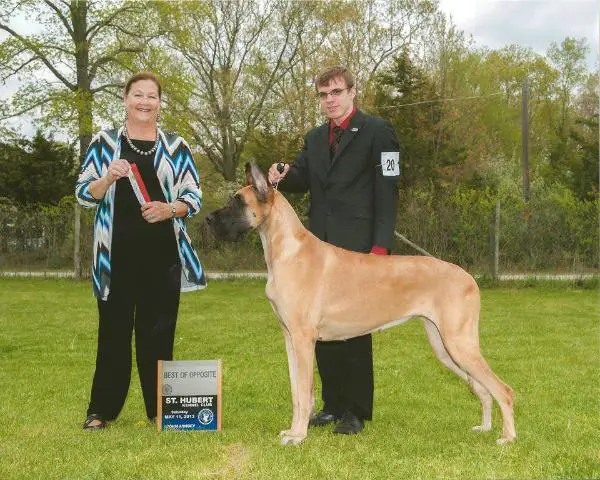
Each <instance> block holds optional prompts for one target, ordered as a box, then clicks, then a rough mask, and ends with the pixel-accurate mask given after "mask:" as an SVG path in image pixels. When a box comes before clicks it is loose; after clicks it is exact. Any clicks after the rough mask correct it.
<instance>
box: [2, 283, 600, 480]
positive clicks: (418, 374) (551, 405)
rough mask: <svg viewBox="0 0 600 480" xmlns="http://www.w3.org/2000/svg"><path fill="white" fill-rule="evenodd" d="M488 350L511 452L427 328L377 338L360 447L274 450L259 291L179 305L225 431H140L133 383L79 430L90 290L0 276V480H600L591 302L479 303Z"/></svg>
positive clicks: (272, 332) (275, 351)
mask: <svg viewBox="0 0 600 480" xmlns="http://www.w3.org/2000/svg"><path fill="white" fill-rule="evenodd" d="M482 300H483V307H482V319H481V346H482V351H483V354H484V356H485V357H486V358H487V360H488V362H489V363H490V365H491V366H492V368H493V369H494V371H495V372H496V373H497V374H498V375H499V376H500V377H501V378H502V379H503V380H504V381H505V382H506V383H508V384H510V385H511V386H512V387H513V388H514V390H515V393H516V406H515V411H516V427H517V435H518V437H517V441H516V442H515V443H514V444H512V445H509V446H503V447H500V446H497V445H496V443H495V441H496V438H498V436H499V434H500V429H501V419H500V412H499V410H498V408H497V406H496V405H495V406H494V428H493V431H492V432H488V433H473V432H471V426H473V425H476V424H478V423H479V420H480V409H479V404H478V402H477V401H476V399H475V397H474V396H472V395H471V394H470V392H469V390H468V388H467V386H466V385H465V384H463V383H462V382H460V381H459V380H458V378H457V377H455V376H454V375H453V374H452V373H450V372H449V371H447V370H446V369H445V368H443V367H442V366H441V365H440V364H439V363H438V362H437V360H435V358H434V356H433V353H432V352H431V350H430V347H429V345H428V343H427V340H426V337H425V333H424V331H423V328H422V326H421V324H420V322H419V321H412V322H409V323H408V324H406V325H403V326H400V327H398V328H394V329H390V330H387V331H385V332H382V333H379V334H376V335H374V350H375V353H374V356H375V413H374V419H373V422H371V423H368V424H367V427H366V428H365V430H364V432H363V433H361V434H360V435H357V436H352V437H346V436H338V435H333V434H332V433H331V432H330V430H329V429H328V428H321V429H310V430H309V436H308V438H307V439H306V440H305V442H304V443H303V444H302V445H300V446H298V447H282V446H280V445H279V438H278V433H279V431H280V430H282V429H283V428H287V427H288V426H289V422H290V419H291V402H290V393H289V380H288V374H287V365H286V355H285V348H284V342H283V335H282V333H281V331H280V328H279V325H278V322H277V320H276V319H275V317H274V315H273V313H272V311H271V307H270V306H269V304H268V302H267V300H266V298H265V296H264V282H261V281H238V282H229V281H222V282H217V281H213V282H212V283H211V284H210V285H209V288H208V289H207V290H205V291H203V292H196V293H188V294H184V295H183V296H182V304H181V309H180V316H179V323H178V327H177V335H176V344H175V358H176V359H180V360H195V359H216V358H220V359H222V360H223V431H222V432H220V433H215V432H163V433H158V432H156V429H155V427H154V426H151V425H149V424H148V423H146V421H145V412H144V408H143V401H142V398H141V391H140V387H139V381H138V379H137V372H134V376H133V377H132V385H131V389H130V394H129V397H128V399H127V403H126V405H125V408H124V410H123V412H122V414H121V416H120V417H119V419H118V420H117V421H116V422H115V423H114V424H112V425H111V427H110V428H109V429H107V430H106V431H104V432H84V431H82V430H81V423H82V421H83V419H84V417H85V411H86V408H87V402H88V395H89V389H90V384H91V377H92V373H93V369H94V359H95V342H96V328H97V312H96V304H95V300H94V299H93V297H92V295H91V288H90V285H89V283H88V282H83V283H77V282H73V281H70V280H41V279H39V280H38V279H6V278H0V361H1V364H0V365H1V368H0V391H1V392H2V396H1V400H0V479H2V480H9V479H119V480H125V479H127V480H130V479H131V480H133V479H140V480H141V479H148V480H149V479H156V480H168V479H174V480H175V479H176V480H186V479H230V478H242V479H250V478H252V479H263V478H264V479H309V478H310V479H355V478H356V479H396V478H397V479H409V478H422V479H431V478H436V479H437V478H440V479H441V478H456V479H509V478H510V479H557V478H561V479H563V478H569V479H570V478H582V479H589V478H599V477H600V421H599V412H600V409H599V406H600V405H599V398H600V397H599V392H600V387H599V385H600V383H599V381H600V359H599V356H598V353H599V348H598V346H599V339H600V337H599V322H598V320H599V315H598V293H597V291H595V290H591V289H574V288H556V287H538V288H535V289H534V288H523V289H517V288H510V289H509V288H498V289H484V290H483V291H482Z"/></svg>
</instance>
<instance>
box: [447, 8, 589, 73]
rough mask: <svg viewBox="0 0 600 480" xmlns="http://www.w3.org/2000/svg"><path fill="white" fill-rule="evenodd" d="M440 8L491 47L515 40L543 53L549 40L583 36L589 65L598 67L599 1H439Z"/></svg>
mask: <svg viewBox="0 0 600 480" xmlns="http://www.w3.org/2000/svg"><path fill="white" fill-rule="evenodd" d="M440 9H441V10H442V11H443V12H444V13H446V14H448V15H450V16H451V17H452V20H453V22H454V24H455V25H456V26H457V27H458V28H459V29H460V30H463V31H464V32H465V33H466V34H467V35H471V36H472V37H473V39H474V40H475V43H476V44H477V46H487V47H490V48H491V49H493V50H496V49H499V48H502V47H504V46H505V45H510V44H512V43H516V44H519V45H521V46H523V47H531V48H532V49H533V50H534V51H536V52H538V53H540V54H542V55H544V54H546V51H547V50H548V47H549V46H550V44H551V43H552V42H556V43H558V44H560V43H561V42H562V41H563V40H564V39H565V38H566V37H577V38H580V37H585V38H587V41H588V45H589V46H590V52H589V54H588V56H587V64H588V68H589V69H590V70H597V68H598V67H597V65H598V29H599V24H598V11H599V2H598V0H440Z"/></svg>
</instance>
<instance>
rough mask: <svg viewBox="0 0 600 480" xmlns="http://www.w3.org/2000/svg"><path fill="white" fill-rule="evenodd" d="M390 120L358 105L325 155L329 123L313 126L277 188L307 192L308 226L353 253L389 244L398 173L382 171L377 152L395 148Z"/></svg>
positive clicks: (328, 240)
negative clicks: (391, 174)
mask: <svg viewBox="0 0 600 480" xmlns="http://www.w3.org/2000/svg"><path fill="white" fill-rule="evenodd" d="M398 151H399V145H398V140H397V138H396V134H395V133H394V130H393V129H392V127H391V125H390V124H389V123H388V122H386V121H385V120H383V119H381V118H378V117H372V116H370V115H367V114H365V113H363V112H361V111H360V110H358V111H357V112H356V113H355V114H354V117H352V120H351V121H350V125H349V126H348V128H347V129H346V131H345V132H344V134H343V135H342V138H341V140H340V144H339V146H338V148H337V151H336V154H335V156H334V158H333V159H332V160H330V158H329V123H325V124H324V125H321V126H320V127H317V128H314V129H313V130H311V131H310V132H308V134H307V135H306V137H305V139H304V148H303V149H302V151H301V152H300V153H299V154H298V157H297V158H296V161H295V162H294V163H293V164H292V165H291V166H290V169H289V170H288V173H287V175H286V177H285V178H284V179H283V180H282V181H281V182H280V185H279V188H280V189H281V190H283V191H287V192H306V191H309V192H310V213H309V216H310V223H309V229H310V231H311V232H312V233H314V234H315V235H316V236H317V237H318V238H320V239H321V240H325V241H327V242H329V243H331V244H333V245H336V246H338V247H342V248H345V249H347V250H354V251H357V252H369V251H370V250H371V247H372V246H373V245H378V246H381V247H385V248H388V249H391V248H392V246H393V243H394V227H395V223H396V211H397V208H398V177H389V176H384V175H383V174H382V169H381V152H398Z"/></svg>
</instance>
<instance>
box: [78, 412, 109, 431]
mask: <svg viewBox="0 0 600 480" xmlns="http://www.w3.org/2000/svg"><path fill="white" fill-rule="evenodd" d="M105 428H106V421H105V420H104V419H103V418H102V416H101V415H98V414H97V413H92V414H91V415H88V416H87V418H86V419H85V422H83V429H84V430H104V429H105Z"/></svg>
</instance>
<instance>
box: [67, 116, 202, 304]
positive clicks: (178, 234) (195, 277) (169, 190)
mask: <svg viewBox="0 0 600 480" xmlns="http://www.w3.org/2000/svg"><path fill="white" fill-rule="evenodd" d="M122 130H123V127H121V128H119V129H112V130H102V131H101V132H99V133H97V134H96V135H95V136H94V137H93V138H92V141H91V142H90V145H89V147H88V150H87V152H86V155H85V158H84V160H83V164H82V165H81V171H80V173H79V178H78V179H77V184H76V186H75V195H76V197H77V201H78V202H79V203H80V204H81V205H83V206H84V207H88V208H92V207H97V211H96V216H95V218H94V257H93V267H92V285H93V290H94V295H95V296H96V297H98V298H100V299H102V300H106V299H107V298H108V294H109V292H110V272H111V265H110V258H111V257H110V251H111V242H112V227H113V215H114V199H115V190H116V182H115V183H113V184H112V185H111V186H110V187H109V188H108V190H107V191H106V194H105V195H104V198H103V199H102V200H98V199H96V198H94V197H92V195H91V194H90V193H89V191H88V188H89V184H90V182H93V181H94V180H97V179H99V178H101V177H102V176H103V175H105V174H106V172H107V170H108V166H109V164H110V162H112V161H113V160H115V159H118V158H119V155H120V152H121V132H122ZM158 134H159V137H160V142H159V146H158V148H157V150H156V154H155V156H154V169H155V170H156V175H157V177H158V180H159V182H160V185H161V187H162V190H163V193H164V195H165V200H166V201H167V202H169V203H170V202H173V201H175V200H179V201H181V202H184V203H186V204H187V206H188V216H189V217H191V216H192V215H195V214H196V213H198V211H199V210H200V207H201V206H202V191H201V190H200V186H199V178H198V171H197V170H196V166H195V165H194V160H193V158H192V154H191V152H190V148H189V146H188V145H187V143H186V142H185V140H184V139H183V138H181V137H179V136H177V135H173V134H169V133H166V132H163V131H162V130H160V129H159V130H158ZM172 222H173V228H174V230H175V239H176V240H177V248H178V250H179V258H180V260H181V267H182V268H181V291H182V292H187V291H191V290H198V289H201V288H204V287H205V286H206V277H205V275H204V270H203V269H202V265H201V264H200V261H199V260H198V256H197V255H196V252H195V251H194V249H193V248H192V245H191V242H190V238H189V236H188V234H187V232H186V229H185V223H184V221H183V219H182V218H175V219H173V220H172Z"/></svg>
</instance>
